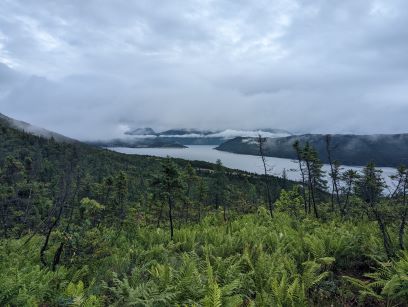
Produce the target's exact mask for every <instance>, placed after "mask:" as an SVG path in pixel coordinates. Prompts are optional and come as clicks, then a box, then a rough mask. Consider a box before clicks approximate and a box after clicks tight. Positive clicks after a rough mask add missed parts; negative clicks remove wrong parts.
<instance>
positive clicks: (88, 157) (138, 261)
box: [0, 121, 408, 306]
mask: <svg viewBox="0 0 408 307" xmlns="http://www.w3.org/2000/svg"><path fill="white" fill-rule="evenodd" d="M262 144H263V140H262V139H261V138H260V139H259V143H258V145H259V153H260V155H261V157H260V159H261V158H263V151H262ZM328 145H329V146H328V147H327V150H328V153H329V155H328V156H329V157H331V155H330V153H331V151H332V150H333V151H334V150H335V148H331V147H330V143H328ZM293 152H294V154H295V157H296V158H297V160H298V165H299V169H300V172H301V174H302V181H301V182H297V183H295V182H291V181H289V180H287V179H285V178H277V177H273V176H269V175H268V172H267V168H266V167H265V175H263V176H260V175H255V174H250V173H245V172H241V171H237V170H231V169H227V168H224V167H223V166H222V163H221V162H220V161H219V162H218V163H217V164H210V163H205V162H199V161H193V162H188V161H184V160H178V159H171V158H156V157H145V156H130V155H124V154H119V153H115V152H112V151H109V150H105V149H100V148H96V147H92V146H89V145H85V144H82V143H79V142H78V143H64V142H57V141H55V140H54V139H52V138H51V139H45V138H41V137H37V136H33V135H31V134H27V133H24V132H21V131H18V130H16V129H14V128H12V127H10V126H9V125H8V123H7V122H4V121H3V122H2V121H0V205H1V207H0V210H1V221H0V223H1V229H0V238H1V239H0V281H1V282H0V305H1V306H108V305H109V306H110V305H112V306H310V305H312V306H313V305H314V306H353V305H369V306H370V305H371V306H406V305H407V303H406V302H407V301H408V252H407V251H406V245H407V243H406V241H407V234H406V231H405V228H406V219H407V215H408V204H407V188H408V172H407V169H406V168H405V167H404V166H401V167H399V168H398V169H397V170H396V172H395V176H394V177H393V179H394V181H395V183H396V184H395V186H393V187H388V188H387V187H386V186H385V183H384V179H383V177H382V174H381V171H380V170H378V169H377V168H376V167H375V165H374V164H373V163H369V164H368V165H367V166H366V167H365V168H364V170H363V171H362V172H361V173H358V172H356V171H353V170H345V169H342V168H341V167H340V163H339V162H338V161H335V160H332V159H331V158H330V159H329V163H330V166H331V171H330V173H329V174H327V175H329V177H330V179H331V180H329V181H328V180H326V179H327V177H326V174H324V172H323V171H322V162H321V160H320V158H319V156H318V153H317V151H316V150H315V149H314V148H313V146H311V145H310V144H308V143H306V144H299V143H297V142H295V143H294V144H293Z"/></svg>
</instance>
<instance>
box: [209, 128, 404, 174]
mask: <svg viewBox="0 0 408 307" xmlns="http://www.w3.org/2000/svg"><path fill="white" fill-rule="evenodd" d="M295 141H299V142H300V143H301V144H305V143H306V142H309V143H310V144H311V145H312V146H313V147H314V148H315V149H316V150H317V152H318V153H319V156H320V158H321V159H322V161H323V162H325V163H327V162H328V158H327V151H326V143H325V135H322V134H305V135H294V136H288V137H282V138H267V140H266V143H265V145H264V149H265V154H266V155H267V156H271V157H277V158H288V159H296V154H295V151H294V149H293V143H294V142H295ZM332 147H333V148H334V149H333V154H332V155H333V159H336V160H338V161H340V163H341V164H344V165H365V164H367V163H368V162H370V161H372V162H374V163H375V164H376V165H377V166H390V167H396V166H398V165H400V164H405V165H408V134H383V135H343V134H334V135H332ZM217 149H218V150H221V151H227V152H233V153H239V154H249V155H258V154H259V149H258V144H257V142H256V138H245V137H237V138H234V139H232V140H228V141H226V142H224V143H223V144H221V145H220V146H218V147H217Z"/></svg>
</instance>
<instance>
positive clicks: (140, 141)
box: [90, 127, 291, 147]
mask: <svg viewBox="0 0 408 307" xmlns="http://www.w3.org/2000/svg"><path fill="white" fill-rule="evenodd" d="M124 134H125V135H126V137H122V138H116V139H111V140H99V141H90V143H92V144H97V145H99V146H107V147H112V146H129V147H179V146H180V145H220V144H222V143H223V142H225V141H226V140H229V139H232V138H235V137H256V136H257V135H259V134H262V135H265V136H267V137H270V138H275V137H283V136H289V135H291V133H290V132H289V131H286V130H283V129H258V130H236V129H225V130H200V129H193V128H190V129H186V128H182V129H169V130H164V131H161V132H155V131H154V130H153V129H152V128H148V127H146V128H135V129H131V130H129V131H126V132H125V133H124Z"/></svg>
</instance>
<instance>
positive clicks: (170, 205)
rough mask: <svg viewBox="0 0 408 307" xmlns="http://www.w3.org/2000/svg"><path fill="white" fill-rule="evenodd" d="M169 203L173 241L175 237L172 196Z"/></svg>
mask: <svg viewBox="0 0 408 307" xmlns="http://www.w3.org/2000/svg"><path fill="white" fill-rule="evenodd" d="M168 203H169V222H170V239H171V240H173V237H174V225H173V199H172V198H171V196H169V197H168Z"/></svg>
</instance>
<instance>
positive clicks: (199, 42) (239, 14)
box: [0, 0, 408, 139]
mask: <svg viewBox="0 0 408 307" xmlns="http://www.w3.org/2000/svg"><path fill="white" fill-rule="evenodd" d="M0 112H2V113H4V114H6V115H9V116H12V117H15V118H17V119H21V120H24V121H28V122H31V123H33V124H36V125H39V126H43V127H45V128H47V129H51V130H54V131H57V132H60V133H63V134H65V135H68V136H71V137H76V138H81V139H92V138H110V137H112V136H118V135H120V134H121V133H123V131H124V130H126V129H127V127H144V126H151V127H153V128H155V129H158V130H160V129H165V128H181V127H191V128H206V129H213V128H220V129H222V128H245V129H248V128H282V129H288V130H290V131H295V132H339V133H345V132H354V133H397V132H408V118H407V117H408V1H406V0H342V1H330V0H297V1H296V0H273V1H271V0H265V1H264V0H229V1H227V0H188V1H187V0H186V1H181V0H166V1H164V0H163V1H159V0H156V1H153V0H135V1H131V0H110V1H107V0H86V1H84V0H65V1H62V0H61V1H58V0H49V1H47V0H41V1H40V0H39V1H25V0H1V1H0Z"/></svg>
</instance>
